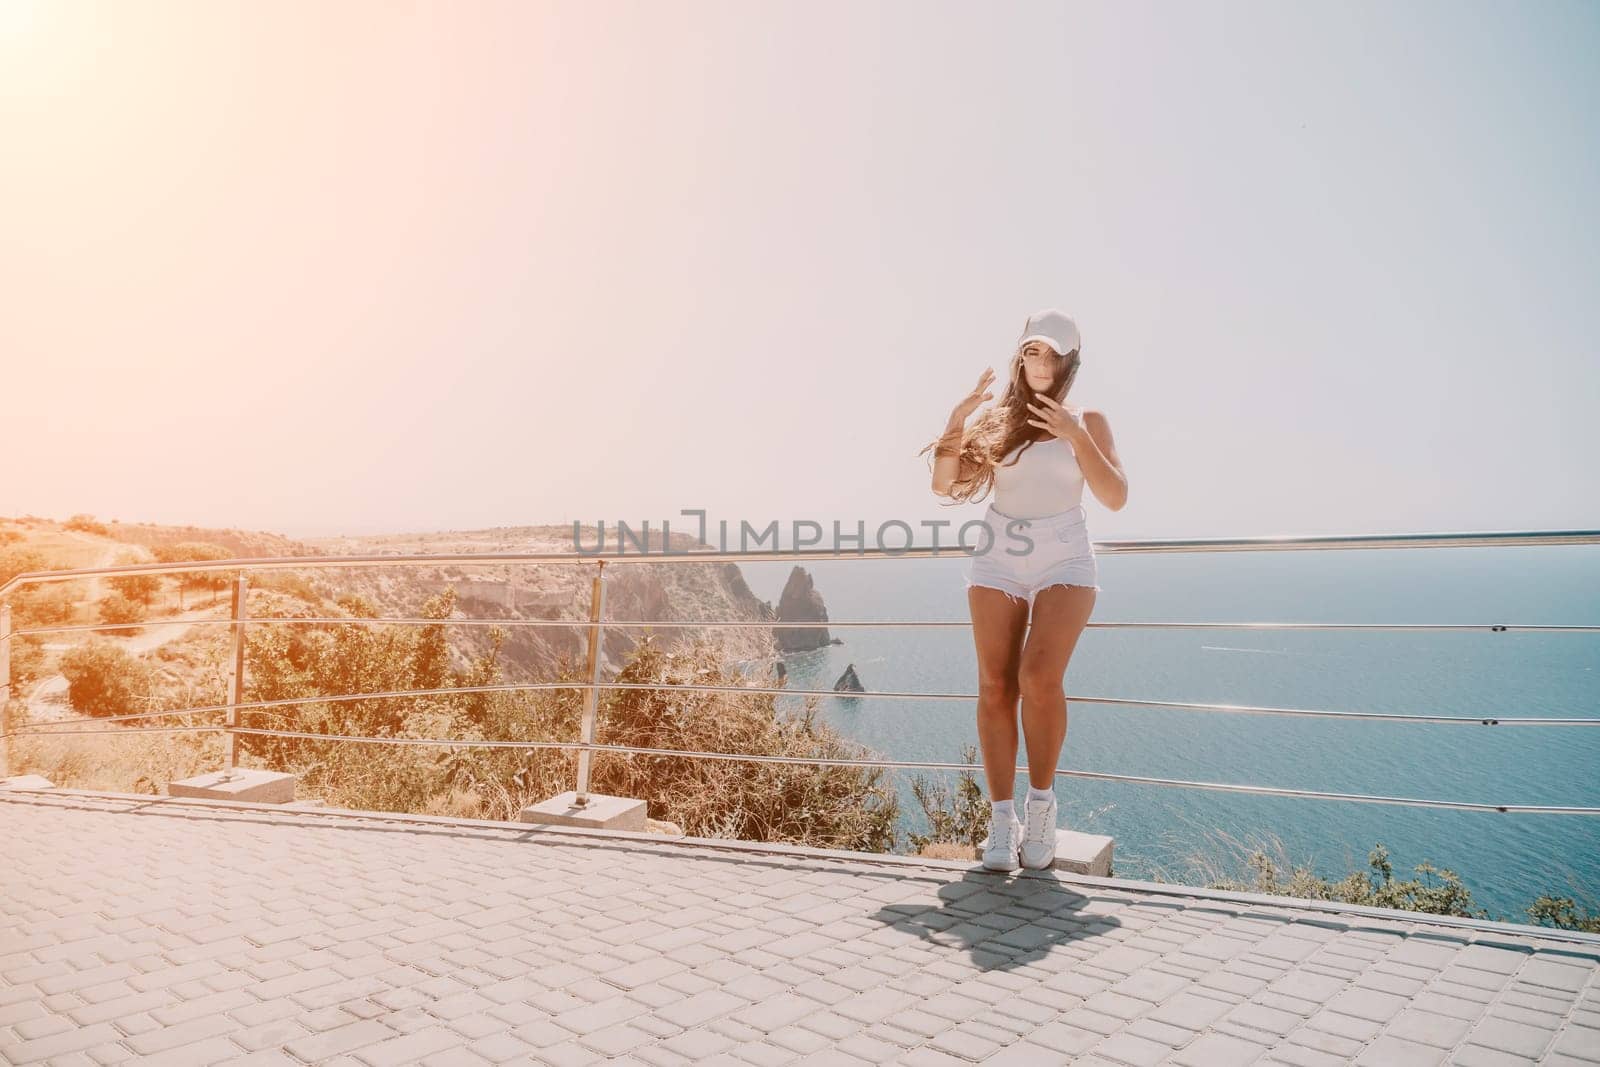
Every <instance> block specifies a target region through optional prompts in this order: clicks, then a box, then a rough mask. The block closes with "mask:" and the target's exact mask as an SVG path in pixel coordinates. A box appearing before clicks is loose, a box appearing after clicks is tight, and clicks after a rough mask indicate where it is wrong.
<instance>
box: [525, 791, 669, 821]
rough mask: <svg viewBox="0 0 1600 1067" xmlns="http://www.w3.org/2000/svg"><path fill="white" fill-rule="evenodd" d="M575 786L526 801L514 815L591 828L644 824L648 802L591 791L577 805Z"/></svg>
mask: <svg viewBox="0 0 1600 1067" xmlns="http://www.w3.org/2000/svg"><path fill="white" fill-rule="evenodd" d="M577 799H578V794H577V793H576V792H575V791H574V790H571V789H569V790H567V791H566V792H565V793H557V794H556V795H555V796H553V797H551V798H550V799H549V800H541V801H540V802H539V803H537V804H529V805H528V806H527V807H525V808H523V809H522V813H521V814H520V815H519V816H518V817H517V818H518V821H520V822H542V823H554V824H556V825H558V826H585V827H588V828H589V829H591V830H636V831H642V830H644V829H646V826H645V809H646V808H647V807H648V805H647V804H646V803H645V802H644V801H642V800H639V799H637V798H635V797H613V796H607V795H606V794H604V793H590V794H589V803H588V804H587V805H586V806H584V807H581V808H580V807H579V806H578V805H577Z"/></svg>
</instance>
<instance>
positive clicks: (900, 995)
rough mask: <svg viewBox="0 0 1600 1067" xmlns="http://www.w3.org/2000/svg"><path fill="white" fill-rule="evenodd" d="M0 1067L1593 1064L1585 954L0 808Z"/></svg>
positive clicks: (931, 878)
mask: <svg viewBox="0 0 1600 1067" xmlns="http://www.w3.org/2000/svg"><path fill="white" fill-rule="evenodd" d="M0 842H3V856H0V860H3V862H0V1062H4V1063H6V1064H12V1065H21V1064H36V1063H45V1064H49V1065H51V1067H65V1065H87V1067H94V1065H98V1064H116V1063H123V1062H135V1061H143V1062H153V1063H161V1064H170V1065H174V1067H185V1065H200V1064H212V1063H230V1064H328V1065H335V1067H388V1065H395V1064H409V1063H421V1064H427V1065H430V1067H446V1065H448V1067H456V1065H467V1067H470V1065H474V1064H505V1063H510V1064H555V1065H576V1064H587V1063H597V1062H601V1061H605V1062H609V1063H615V1064H624V1063H625V1064H650V1065H654V1067H678V1065H682V1064H765V1065H775V1064H790V1063H804V1064H858V1063H860V1064H867V1063H904V1064H927V1065H938V1064H970V1063H982V1064H986V1065H987V1064H996V1065H999V1064H1021V1065H1030V1067H1031V1065H1038V1064H1054V1063H1076V1064H1080V1065H1086V1067H1093V1065H1098V1064H1106V1063H1115V1064H1123V1065H1127V1067H1145V1065H1153V1064H1158V1063H1171V1064H1178V1065H1184V1067H1215V1065H1221V1064H1236V1063H1237V1064H1243V1063H1253V1062H1257V1061H1260V1062H1272V1063H1284V1064H1300V1065H1307V1067H1316V1065H1321V1064H1343V1063H1350V1062H1355V1063H1359V1064H1376V1065H1381V1067H1391V1065H1408V1064H1435V1063H1454V1064H1466V1065H1475V1064H1482V1065H1486V1067H1487V1065H1495V1064H1521V1063H1535V1062H1538V1063H1551V1064H1578V1063H1590V1064H1594V1063H1600V979H1597V973H1600V965H1597V964H1600V961H1597V954H1596V951H1595V950H1594V949H1593V947H1592V946H1574V945H1567V944H1562V943H1560V942H1558V941H1554V940H1550V939H1545V938H1539V937H1533V936H1523V935H1521V934H1508V933H1504V932H1497V931H1496V932H1489V931H1478V930H1468V931H1462V930H1452V929H1448V928H1441V927H1437V926H1429V925H1428V924H1426V923H1425V922H1420V921H1410V920H1409V918H1408V919H1407V920H1398V919H1397V920H1393V921H1391V920H1388V919H1368V918H1365V917H1357V916H1330V915H1327V914H1323V913H1317V912H1312V911H1309V910H1305V909H1299V908H1295V907H1293V906H1290V905H1286V906H1282V907H1279V906H1266V905H1254V904H1248V903H1243V902H1230V901H1216V900H1206V899H1197V898H1191V897H1185V896H1177V895H1166V894H1156V893H1149V892H1140V891H1134V890H1133V889H1131V888H1130V889H1124V888H1118V887H1106V886H1095V885H1089V884H1086V883H1077V882H1072V881H1063V880H1062V879H1061V878H1060V877H1058V876H1057V875H1056V874H1054V873H1051V872H1027V873H1025V874H1013V875H1002V874H997V873H993V872H986V871H984V870H982V869H981V868H980V867H978V866H977V865H976V864H974V865H973V866H972V867H971V868H970V869H958V868H956V867H953V866H944V867H941V866H937V865H932V866H921V865H908V864H895V863H887V862H881V861H873V860H870V859H863V860H859V861H858V860H854V859H834V858H828V857H817V856H787V855H774V854H764V853H759V852H749V851H743V850H738V849H724V848H717V847H709V846H701V845H695V844H689V843H681V842H676V843H675V842H671V841H662V842H660V843H656V842H653V841H650V842H640V841H634V840H627V839H617V838H607V837H604V836H583V837H578V836H574V835H570V834H568V835H558V834H552V833H549V832H544V831H540V830H530V829H522V828H517V827H512V826H473V825H466V824H455V823H432V824H430V823H420V822H414V821H406V820H404V819H396V818H386V817H382V816H374V817H351V816H342V815H331V814H325V813H313V812H309V811H293V810H281V811H248V810H241V809H238V808H230V807H226V806H221V805H210V804H206V803H203V802H201V803H196V802H190V801H175V800H169V799H168V798H157V797H151V798H148V799H139V798H127V797H118V796H114V795H98V796H97V795H91V794H83V793H76V792H66V791H39V792H9V793H7V792H0Z"/></svg>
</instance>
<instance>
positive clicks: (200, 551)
mask: <svg viewBox="0 0 1600 1067" xmlns="http://www.w3.org/2000/svg"><path fill="white" fill-rule="evenodd" d="M153 551H154V552H155V556H156V559H157V560H158V561H159V562H161V563H201V562H204V561H206V560H213V559H229V558H231V557H232V555H233V553H231V552H229V551H228V550H227V549H226V548H224V547H223V546H221V545H215V544H212V543H211V542H209V541H180V542H178V543H177V544H175V545H157V546H156V547H155V548H154V549H153ZM235 573H236V572H234V571H188V572H180V573H178V574H177V575H175V576H174V577H175V579H176V580H177V585H178V603H179V606H180V607H181V606H182V604H183V594H184V592H185V591H187V590H190V589H210V590H212V591H213V592H215V591H217V590H219V589H226V588H227V587H228V583H229V582H231V581H233V576H234V574H235Z"/></svg>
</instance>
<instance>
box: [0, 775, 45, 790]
mask: <svg viewBox="0 0 1600 1067" xmlns="http://www.w3.org/2000/svg"><path fill="white" fill-rule="evenodd" d="M55 787H56V784H55V783H54V782H52V781H51V780H50V779H48V778H46V777H45V776H44V775H42V774H17V775H13V776H12V777H10V778H0V789H54V788H55Z"/></svg>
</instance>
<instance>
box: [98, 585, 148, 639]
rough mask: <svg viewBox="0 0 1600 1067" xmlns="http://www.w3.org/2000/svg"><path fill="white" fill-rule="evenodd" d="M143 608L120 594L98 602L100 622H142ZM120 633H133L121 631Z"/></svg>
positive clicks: (137, 602)
mask: <svg viewBox="0 0 1600 1067" xmlns="http://www.w3.org/2000/svg"><path fill="white" fill-rule="evenodd" d="M145 615H146V612H145V606H144V605H143V604H141V603H139V601H137V600H129V599H128V598H127V597H125V596H123V595H122V594H121V593H112V594H111V595H110V596H108V597H106V598H105V599H104V600H102V601H100V621H101V622H111V623H124V622H143V621H144V619H145ZM121 632H122V633H133V632H135V631H131V630H123V631H121Z"/></svg>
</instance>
